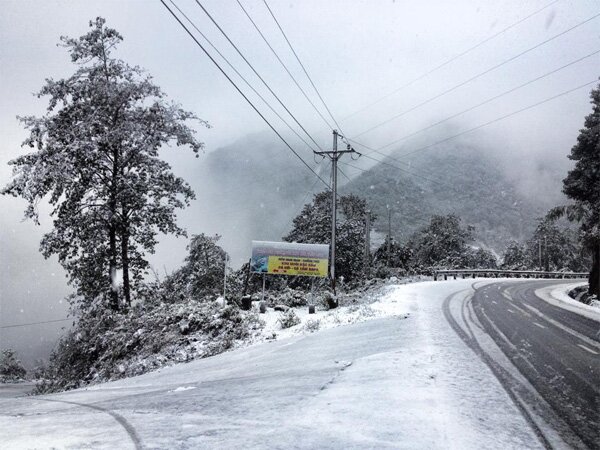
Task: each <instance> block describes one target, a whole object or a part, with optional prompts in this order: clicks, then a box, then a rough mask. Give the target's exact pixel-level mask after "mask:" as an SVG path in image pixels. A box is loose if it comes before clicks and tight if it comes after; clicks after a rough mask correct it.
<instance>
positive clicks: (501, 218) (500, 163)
mask: <svg viewBox="0 0 600 450" xmlns="http://www.w3.org/2000/svg"><path fill="white" fill-rule="evenodd" d="M365 153H367V152H365ZM401 154H402V150H399V151H398V152H397V153H396V154H395V155H392V157H393V158H396V157H398V155H401ZM302 156H303V158H304V159H305V160H307V161H308V162H309V164H310V165H311V166H313V167H316V170H317V171H320V172H319V173H320V175H321V176H322V178H324V179H325V180H327V181H328V180H329V172H330V164H329V163H327V161H326V160H325V161H323V162H321V163H320V164H315V162H314V161H313V159H312V157H311V156H310V153H309V152H308V151H307V152H305V153H303V154H302ZM372 156H373V157H376V158H377V159H379V160H381V161H384V162H386V163H387V164H383V163H376V164H375V165H373V166H372V167H370V168H368V169H362V171H358V170H356V169H355V168H353V167H351V166H348V165H347V163H349V164H351V165H352V166H355V167H360V166H362V167H365V168H366V167H368V166H367V165H365V164H364V163H365V162H366V163H369V162H370V161H371V160H369V159H367V158H362V159H359V160H358V161H352V160H351V159H350V158H349V157H346V158H345V159H342V160H341V163H340V166H339V168H340V169H341V171H343V172H344V174H345V175H342V174H341V173H340V174H339V175H338V182H339V192H340V193H341V194H347V193H353V194H356V195H359V196H362V197H364V198H366V199H367V200H368V202H369V204H370V206H371V207H372V209H373V211H374V212H375V213H376V215H377V216H378V219H377V220H376V221H375V223H374V224H373V229H374V230H376V231H380V232H387V226H388V222H387V205H389V206H390V209H391V228H392V234H393V235H394V236H395V237H396V238H397V239H399V240H400V241H406V240H407V239H408V238H409V237H410V235H411V234H412V233H413V232H415V231H416V230H417V229H419V228H420V227H423V226H424V225H426V224H427V222H428V220H429V218H430V217H431V215H433V214H450V213H454V214H456V215H458V216H459V217H461V218H462V220H463V223H464V224H465V225H466V224H469V225H473V226H475V228H476V229H475V234H476V237H477V240H478V243H479V244H480V245H483V246H486V247H489V248H491V249H493V250H495V251H496V252H497V253H499V254H501V253H502V252H503V250H504V246H505V244H506V243H507V241H508V240H509V239H517V240H519V241H522V240H524V239H526V238H527V237H528V236H529V235H530V233H531V232H532V231H533V228H534V226H535V220H536V219H537V218H538V217H541V216H543V215H544V214H545V213H546V212H547V210H548V209H549V208H551V207H553V206H555V205H556V204H558V203H561V202H562V201H563V200H562V194H561V193H560V185H561V183H560V181H561V180H562V178H563V177H564V175H565V174H566V169H562V168H560V167H559V166H558V165H557V164H556V163H539V162H537V161H515V159H514V158H511V159H508V160H503V158H502V156H501V155H498V153H497V152H491V151H489V149H488V148H485V146H484V145H479V144H477V143H474V142H472V141H464V142H452V143H447V144H446V145H442V146H439V147H436V148H435V149H430V150H428V151H427V152H421V153H416V154H414V155H411V156H410V157H407V158H399V160H395V159H386V158H384V157H383V156H381V155H379V154H375V153H374V154H372ZM565 162H566V158H565ZM205 166H206V167H207V169H208V173H207V176H208V180H209V183H208V184H209V186H210V187H209V190H210V191H209V192H212V194H213V195H215V197H214V198H218V199H220V202H219V203H221V204H222V205H223V204H225V205H229V206H230V207H231V208H234V209H239V210H240V213H241V214H242V215H243V219H242V220H243V222H244V227H247V229H246V230H244V232H245V233H246V234H247V235H245V236H242V235H240V234H237V235H236V240H238V239H239V240H240V244H241V245H245V244H246V242H243V241H249V240H251V239H273V240H278V239H281V237H282V236H283V235H285V234H286V233H287V232H288V231H289V230H290V227H291V221H292V218H293V217H295V216H296V215H297V214H298V213H299V211H300V209H301V208H302V205H303V204H305V203H307V202H309V201H310V200H311V199H312V195H313V194H314V193H316V192H319V191H320V190H323V188H324V186H323V185H322V183H321V182H320V181H318V180H317V179H316V177H314V175H312V174H311V173H310V172H309V171H308V170H307V169H306V168H304V167H302V165H301V163H300V161H298V160H297V159H296V157H295V156H293V155H292V154H291V152H289V150H288V149H287V148H285V147H284V145H283V144H282V143H281V142H279V141H277V140H276V139H273V138H271V137H270V136H269V135H267V134H260V135H252V136H248V137H245V138H243V139H241V140H239V141H237V142H236V143H234V144H232V145H230V146H227V147H224V148H221V149H218V150H216V151H214V152H212V153H210V154H209V155H208V156H207V161H206V165H205ZM392 166H394V167H392ZM523 167H526V168H527V170H524V169H523ZM400 169H402V170H400ZM345 176H347V177H348V178H350V181H348V179H347V178H345ZM240 232H241V230H240ZM224 234H225V235H227V232H225V231H224ZM375 242H376V240H375Z"/></svg>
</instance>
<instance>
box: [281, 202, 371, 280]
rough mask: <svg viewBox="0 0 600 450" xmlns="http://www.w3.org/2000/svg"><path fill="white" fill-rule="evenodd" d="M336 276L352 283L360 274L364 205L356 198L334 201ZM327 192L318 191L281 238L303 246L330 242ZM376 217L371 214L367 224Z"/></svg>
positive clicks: (362, 252)
mask: <svg viewBox="0 0 600 450" xmlns="http://www.w3.org/2000/svg"><path fill="white" fill-rule="evenodd" d="M338 202H339V204H338V222H337V242H336V244H337V245H336V277H338V278H339V277H344V279H345V280H346V281H354V280H356V279H358V278H360V277H361V276H362V275H363V273H364V264H363V262H364V246H365V218H366V214H367V202H366V201H365V200H364V199H362V198H360V197H358V196H356V195H344V196H341V197H340V198H339V199H338ZM331 206H332V205H331V193H330V192H321V193H319V194H316V195H315V196H314V199H313V201H312V203H309V204H306V205H304V208H303V209H302V211H301V212H300V214H299V215H298V216H297V217H296V218H294V221H293V227H292V230H291V231H290V232H289V234H288V235H287V236H285V237H284V238H283V240H284V241H288V242H301V243H306V244H330V243H331ZM375 218H376V216H375V215H374V214H372V213H371V221H374V220H375Z"/></svg>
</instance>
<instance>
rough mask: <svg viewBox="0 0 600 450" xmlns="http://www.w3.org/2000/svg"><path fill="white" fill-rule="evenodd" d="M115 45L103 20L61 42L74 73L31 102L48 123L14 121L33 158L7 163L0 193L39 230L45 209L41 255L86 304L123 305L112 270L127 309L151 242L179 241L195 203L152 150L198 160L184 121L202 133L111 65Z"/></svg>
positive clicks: (123, 67)
mask: <svg viewBox="0 0 600 450" xmlns="http://www.w3.org/2000/svg"><path fill="white" fill-rule="evenodd" d="M122 39H123V38H122V37H121V35H120V34H119V33H118V32H117V31H116V30H114V29H111V28H108V27H106V26H105V20H104V19H102V18H97V19H96V20H95V21H91V22H90V31H89V32H88V33H87V34H85V35H83V36H81V37H80V38H78V39H73V38H68V37H62V38H61V41H62V45H63V46H64V47H66V48H67V50H68V52H69V53H70V55H71V60H72V62H73V63H74V64H75V65H76V66H77V70H76V71H75V73H74V74H73V75H72V76H70V77H69V78H66V79H60V80H53V79H47V80H46V83H45V85H44V86H43V88H42V89H41V91H40V92H39V93H38V97H42V96H48V97H49V104H48V108H47V112H46V114H45V115H43V116H41V117H33V116H31V117H21V118H20V120H21V122H22V123H23V124H24V126H25V127H26V128H27V129H28V130H29V132H30V134H29V137H28V138H27V139H26V140H25V142H24V144H23V145H24V146H25V147H29V148H31V149H33V151H32V152H31V153H28V154H26V155H23V156H20V157H18V158H16V159H15V160H13V161H11V162H10V164H11V165H13V167H14V169H13V170H14V179H13V180H12V182H11V183H10V184H8V186H6V187H5V188H4V189H3V190H2V193H3V194H10V195H13V196H17V197H22V198H24V199H25V200H27V202H28V203H29V205H28V207H27V209H26V211H25V216H26V217H27V218H30V219H33V220H35V221H36V222H37V220H38V211H37V205H38V203H39V202H40V201H41V200H43V199H48V200H49V203H50V204H51V205H52V207H53V209H52V212H51V215H52V217H53V218H54V221H53V225H54V227H53V230H52V231H50V232H49V233H48V234H46V235H45V236H44V238H43V240H42V242H41V251H42V253H43V254H44V256H46V257H48V256H50V255H57V256H58V260H59V262H60V263H61V264H62V265H63V267H64V268H65V269H66V271H67V273H68V276H69V279H70V282H71V283H72V284H74V285H75V286H76V289H77V292H78V294H80V296H82V298H83V299H84V301H85V302H89V301H91V300H92V299H94V298H98V297H99V296H102V297H103V298H105V299H106V301H107V303H108V305H109V306H110V307H111V308H113V309H115V310H116V309H119V308H120V307H121V306H123V305H122V302H120V301H119V295H118V289H117V286H116V275H115V274H116V271H117V270H118V269H121V270H122V273H123V276H122V279H123V296H124V299H125V304H129V303H130V301H131V288H132V280H133V282H134V284H135V281H138V280H140V279H141V277H142V276H143V273H144V271H145V269H146V268H147V266H148V264H147V262H146V259H145V254H146V253H148V252H153V250H154V246H155V244H156V242H157V241H156V235H157V233H158V232H162V233H174V234H176V235H181V234H184V230H183V229H181V228H180V227H179V226H177V224H176V216H175V211H176V209H178V208H182V207H184V206H185V205H186V204H189V201H190V200H191V199H193V198H194V193H193V191H192V189H191V188H190V186H189V185H188V184H187V183H186V182H185V181H184V180H182V179H181V178H179V177H176V176H175V175H174V174H173V173H172V172H171V168H170V166H169V164H167V163H166V162H165V161H163V160H161V158H160V156H159V149H160V148H161V147H162V146H163V145H164V144H168V143H174V144H176V145H177V146H187V147H190V148H191V149H192V150H193V151H194V152H195V153H196V154H197V153H198V151H199V150H200V149H202V147H203V144H202V143H201V142H199V141H198V140H197V139H196V137H195V131H194V130H193V129H192V128H190V127H189V126H188V125H187V122H188V121H190V120H192V121H197V122H198V123H200V124H202V125H206V126H207V123H206V122H204V121H201V120H199V119H198V118H197V117H195V116H194V114H192V113H190V112H187V111H184V110H183V109H181V108H180V107H179V106H178V105H176V104H172V103H169V102H167V101H166V99H165V94H164V93H163V92H162V91H161V89H160V88H159V87H158V86H156V85H155V84H153V82H152V79H151V77H150V76H148V75H147V74H145V72H144V71H142V70H141V69H140V68H139V67H133V66H130V65H128V64H127V63H125V62H124V61H122V60H120V59H116V58H115V57H113V56H112V52H113V50H114V49H115V47H116V46H117V45H118V44H119V43H120V42H121V41H122ZM196 156H198V155H196Z"/></svg>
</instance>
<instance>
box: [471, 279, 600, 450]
mask: <svg viewBox="0 0 600 450" xmlns="http://www.w3.org/2000/svg"><path fill="white" fill-rule="evenodd" d="M554 283H556V282H554ZM554 283H553V282H540V281H535V282H533V281H532V282H522V281H520V282H518V283H506V282H504V283H493V284H488V285H485V286H483V287H481V288H477V289H476V290H475V293H474V295H473V300H472V305H473V309H474V311H475V314H476V316H477V318H478V319H479V321H480V322H481V324H482V325H483V327H484V329H485V331H486V332H487V333H488V334H489V335H490V336H491V337H492V338H493V339H494V341H495V342H496V343H497V345H498V346H499V347H500V348H501V349H502V351H503V352H504V353H505V354H506V355H507V356H508V357H509V358H510V359H511V361H512V362H513V364H514V365H515V366H516V367H517V368H518V369H519V371H520V372H521V373H522V374H523V375H524V376H525V377H526V378H527V379H528V380H529V382H530V383H531V384H532V385H533V386H534V387H535V389H536V390H537V391H538V393H539V394H540V395H541V396H542V397H543V398H544V399H545V400H546V401H547V402H548V403H549V404H550V405H551V406H552V408H553V409H554V411H555V412H556V413H557V414H558V415H559V416H560V417H561V418H562V419H563V420H564V421H565V422H566V423H567V424H568V426H569V427H570V428H571V431H572V432H573V433H575V434H576V435H577V436H578V437H579V438H580V439H581V440H582V441H583V442H584V443H585V444H586V445H587V446H588V447H590V448H592V449H600V322H597V321H595V320H592V319H589V318H586V317H583V316H581V315H579V314H576V313H573V312H570V311H566V310H564V309H562V308H559V307H556V306H553V305H551V304H549V303H547V302H546V301H544V300H542V299H540V298H538V297H537V296H536V295H535V291H536V290H537V289H539V288H542V287H545V286H550V285H551V284H554ZM562 283H564V281H563V282H562Z"/></svg>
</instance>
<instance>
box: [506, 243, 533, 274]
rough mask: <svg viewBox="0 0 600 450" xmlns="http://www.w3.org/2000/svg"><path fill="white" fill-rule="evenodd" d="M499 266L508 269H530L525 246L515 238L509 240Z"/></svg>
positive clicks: (529, 260)
mask: <svg viewBox="0 0 600 450" xmlns="http://www.w3.org/2000/svg"><path fill="white" fill-rule="evenodd" d="M501 267H502V268H503V269H508V270H528V269H531V268H532V262H531V259H530V257H529V253H528V252H527V248H526V247H525V246H524V245H522V244H519V243H518V242H517V241H515V240H512V241H510V242H509V243H508V245H507V246H506V250H505V252H504V257H503V258H502V265H501Z"/></svg>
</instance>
